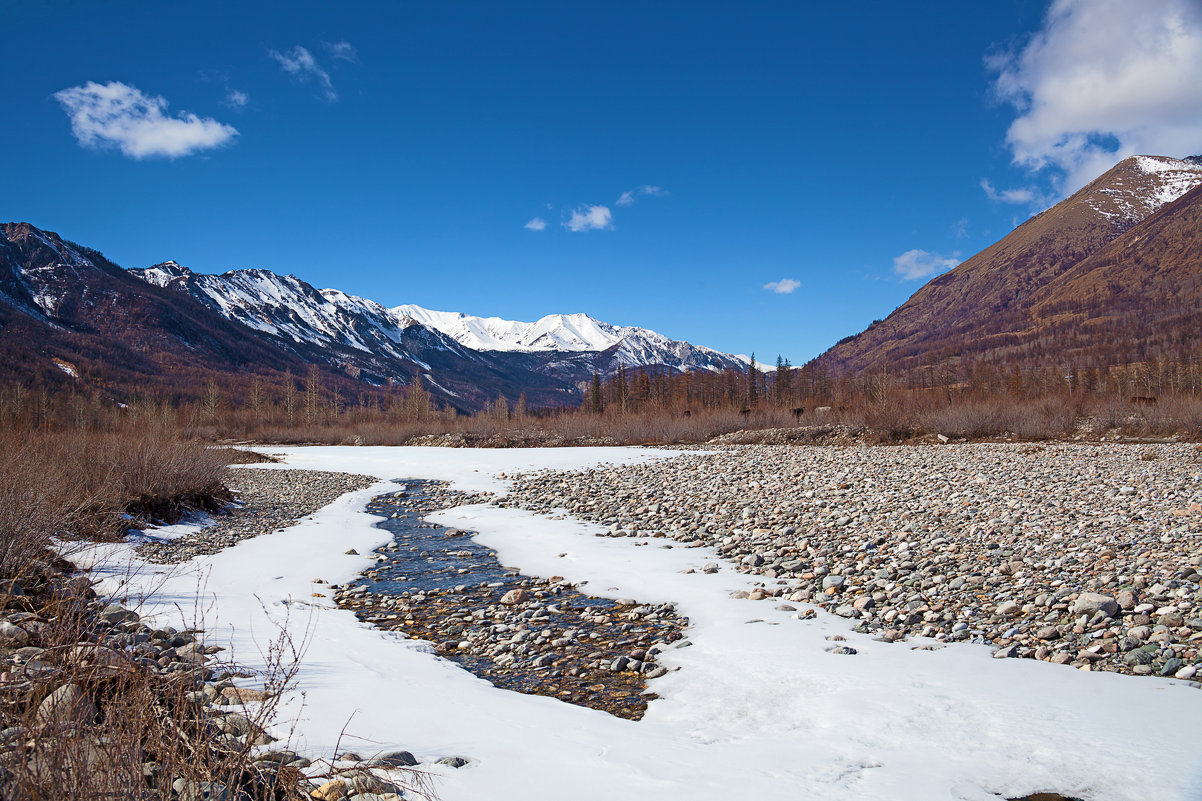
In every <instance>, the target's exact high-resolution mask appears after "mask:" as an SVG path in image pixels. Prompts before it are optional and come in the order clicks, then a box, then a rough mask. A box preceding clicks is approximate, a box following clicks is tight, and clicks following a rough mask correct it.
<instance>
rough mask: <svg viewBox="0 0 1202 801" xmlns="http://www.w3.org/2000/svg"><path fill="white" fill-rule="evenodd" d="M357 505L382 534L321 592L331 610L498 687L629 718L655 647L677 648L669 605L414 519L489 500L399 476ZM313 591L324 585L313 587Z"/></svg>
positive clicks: (643, 701) (677, 625) (638, 706)
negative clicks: (594, 585) (533, 573)
mask: <svg viewBox="0 0 1202 801" xmlns="http://www.w3.org/2000/svg"><path fill="white" fill-rule="evenodd" d="M405 483H406V484H407V486H406V489H405V490H402V491H401V492H397V493H392V494H389V495H384V496H380V497H378V498H375V499H374V500H373V501H372V504H371V506H370V507H369V510H370V511H372V512H374V513H376V514H381V515H385V516H386V517H387V518H388V519H387V520H386V521H385V522H384V523H382V524H381V527H383V528H385V529H386V530H388V531H390V532H392V533H393V541H392V542H391V543H389V544H388V545H386V546H384V547H383V548H381V549H379V550H378V551H377V552H376V554H375V556H376V558H377V560H378V563H379V564H378V566H377V567H376V568H375V569H373V570H369V571H367V572H366V573H365V574H364V577H363V578H364V580H363V581H361V582H356V583H354V584H350V585H347V586H344V587H339V586H333V587H331V588H330V590H331V592H332V593H333V594H334V599H335V600H336V601H337V602H338V604H339V605H340V606H342V607H343V608H346V609H352V610H354V611H355V613H356V614H357V615H358V616H359V618H360V619H362V620H364V621H367V622H369V623H372V624H373V625H376V626H379V627H381V628H385V629H389V630H392V631H402V632H405V633H406V634H408V635H409V636H411V637H416V638H420V639H423V640H428V641H430V642H432V643H434V645H435V647H436V648H437V649H438V652H439V653H440V654H441V655H443V656H445V657H446V658H448V659H451V660H453V661H455V662H458V663H459V664H461V665H462V666H463V667H465V668H466V669H468V670H470V671H471V672H472V673H474V674H476V675H478V676H481V677H482V678H485V679H488V680H489V681H491V682H492V683H493V684H494V685H496V686H498V687H501V688H503V689H509V690H515V691H518V692H524V693H531V694H535V695H548V696H552V697H555V698H559V699H561V700H563V701H567V702H568V703H573V704H578V705H580V706H587V707H591V708H593V709H600V710H603V711H605V712H609V713H611V714H613V715H616V716H618V717H624V718H629V719H632V720H637V719H639V718H641V717H642V716H643V713H644V712H645V711H646V709H647V703H648V701H649V700H651V699H653V698H655V695H654V693H653V692H651V691H650V690H649V689H648V687H647V683H646V682H647V681H648V680H650V679H654V678H658V677H659V676H662V675H664V674H665V673H666V672H667V670H666V668H664V667H661V666H660V665H658V664H657V662H656V655H657V654H659V653H661V652H662V650H663V649H665V648H669V647H680V646H681V645H683V644H687V640H683V636H684V635H683V631H684V629H685V627H686V626H687V625H688V620H687V619H686V618H682V617H680V616H678V615H677V614H676V611H675V609H674V608H673V607H672V605H671V604H659V605H645V604H639V603H637V602H636V601H634V600H632V599H623V600H619V601H617V602H614V601H611V600H608V599H603V598H594V597H590V596H587V595H584V594H582V593H581V592H580V590H579V589H578V588H577V587H574V586H573V585H571V584H569V583H567V582H565V581H564V579H563V578H561V577H558V576H553V577H548V578H529V577H525V576H522V575H520V574H519V573H518V572H517V571H516V570H513V569H511V568H507V567H505V566H503V565H501V563H500V562H499V561H498V560H497V555H496V553H495V552H494V551H492V550H491V549H489V548H485V547H483V546H480V545H478V544H476V543H474V542H472V540H471V539H470V537H469V536H468V532H465V531H461V530H459V529H455V528H446V527H443V526H438V525H435V524H432V523H425V522H423V521H422V517H423V516H424V515H426V514H428V513H429V512H431V511H434V510H437V509H443V508H448V507H450V506H456V505H461V504H464V503H476V502H482V501H486V500H489V498H488V497H485V496H466V495H463V494H462V493H456V492H452V491H450V490H448V489H447V487H446V485H443V484H439V483H437V482H430V481H411V482H405ZM319 594H324V593H319Z"/></svg>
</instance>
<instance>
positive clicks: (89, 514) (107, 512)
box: [0, 426, 226, 579]
mask: <svg viewBox="0 0 1202 801" xmlns="http://www.w3.org/2000/svg"><path fill="white" fill-rule="evenodd" d="M0 453H2V454H3V458H2V459H0V579H12V578H16V577H17V576H18V575H19V574H20V572H21V567H22V565H24V564H26V563H28V562H29V561H30V560H31V559H33V558H35V556H36V555H37V554H40V553H42V552H43V551H44V550H46V548H47V546H48V545H49V542H50V538H51V537H62V538H79V537H88V538H92V539H103V538H112V537H115V536H117V535H118V534H120V533H121V532H122V531H123V530H124V529H125V528H126V527H127V525H128V522H129V520H128V517H127V516H133V517H135V518H143V519H168V518H171V517H172V516H176V515H178V514H179V512H180V511H181V510H183V509H185V508H188V507H193V508H209V507H211V506H212V505H213V504H214V503H215V502H216V501H217V500H219V499H220V498H222V497H224V493H225V490H224V487H223V486H222V483H221V482H222V477H223V475H224V472H225V463H226V460H225V457H224V455H223V454H222V453H221V452H219V451H214V450H213V449H210V448H207V447H205V445H204V444H202V443H197V442H188V441H184V440H181V439H179V438H178V437H177V436H176V435H174V434H172V433H171V432H170V431H168V430H167V429H166V428H165V427H162V426H148V427H142V428H138V429H130V430H124V431H108V432H96V431H82V430H81V431H60V432H43V431H38V430H31V429H24V430H13V429H8V430H5V431H2V432H0Z"/></svg>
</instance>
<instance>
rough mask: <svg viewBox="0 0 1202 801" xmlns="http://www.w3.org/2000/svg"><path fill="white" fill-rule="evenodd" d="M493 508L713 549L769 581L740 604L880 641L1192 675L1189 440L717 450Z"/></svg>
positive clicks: (590, 478)
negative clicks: (975, 647) (804, 610)
mask: <svg viewBox="0 0 1202 801" xmlns="http://www.w3.org/2000/svg"><path fill="white" fill-rule="evenodd" d="M498 503H499V504H500V505H503V506H519V507H522V508H526V509H530V510H534V511H538V512H544V513H558V512H562V511H565V510H566V511H567V512H569V513H570V514H572V515H574V516H576V517H578V518H583V519H587V520H592V521H596V522H599V523H602V524H604V525H606V526H608V529H607V531H605V532H604V533H603V534H601V535H600V536H612V537H656V538H667V539H670V540H674V541H676V542H679V543H681V544H682V545H685V546H692V547H700V546H711V547H713V548H715V549H716V550H717V551H718V553H719V554H721V556H722V557H723V558H725V559H727V560H730V561H732V562H734V563H735V564H736V565H737V567H738V569H739V570H740V571H742V572H745V573H753V574H757V575H759V576H761V577H762V578H763V581H762V582H759V584H758V586H757V587H756V588H755V589H754V590H753V591H751V592H750V593H744V592H739V593H736V596H738V597H748V598H749V599H750V600H764V599H777V600H778V602H779V600H780V599H787V600H788V601H792V602H807V603H811V604H816V605H818V606H820V607H821V608H823V609H825V610H826V611H828V612H832V613H834V614H836V615H839V616H841V617H845V618H849V619H852V620H855V621H858V622H859V626H858V630H859V631H862V632H875V633H877V636H878V639H881V640H884V641H900V640H905V639H908V638H910V637H913V636H916V635H918V636H923V637H929V638H934V639H935V640H938V641H942V642H950V641H972V642H979V643H988V644H990V645H992V646H993V648H994V649H995V650H994V656H995V657H998V658H1005V657H1022V658H1034V659H1040V660H1045V661H1050V662H1054V663H1059V664H1069V665H1072V666H1074V667H1077V668H1080V669H1090V670H1108V671H1116V672H1121V673H1131V674H1138V675H1149V674H1150V675H1157V676H1174V677H1176V678H1179V679H1194V678H1195V676H1196V675H1197V673H1198V671H1199V670H1200V669H1202V664H1200V662H1202V658H1200V656H1199V645H1200V644H1202V587H1200V582H1202V575H1199V572H1200V570H1202V568H1200V565H1202V449H1200V448H1199V447H1197V446H1194V445H1189V444H1162V445H1143V446H1132V445H1099V444H1085V443H1081V444H1048V445H1030V444H1022V445H1019V444H970V445H934V446H908V447H887V446H880V447H863V446H861V447H845V448H843V447H786V446H770V445H757V446H746V447H727V448H725V449H723V450H721V451H720V452H718V453H714V454H688V455H685V456H681V457H678V458H674V459H670V460H665V461H661V462H655V463H651V464H645V465H635V466H628V467H621V468H617V467H606V468H598V469H593V470H587V471H583V472H574V473H554V472H550V473H535V474H528V475H525V476H522V477H519V479H518V480H517V481H516V483H515V485H514V487H513V490H512V492H511V493H510V494H509V495H508V496H506V497H505V498H503V499H501V500H500V501H498ZM704 569H705V570H716V569H717V565H707V566H706V567H705V568H704ZM922 647H940V646H939V645H938V644H937V643H929V644H926V645H923V646H922Z"/></svg>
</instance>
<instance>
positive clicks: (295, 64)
mask: <svg viewBox="0 0 1202 801" xmlns="http://www.w3.org/2000/svg"><path fill="white" fill-rule="evenodd" d="M267 55H269V56H271V57H272V58H274V59H275V60H276V61H277V62H279V65H280V69H282V70H283V71H284V72H286V73H288V74H289V75H291V76H292V77H293V78H295V79H296V80H298V81H301V82H302V83H303V82H305V81H308V80H309V79H313V80H315V81H317V84H318V86H320V87H321V95H322V97H324V98H325V99H326V100H328V101H330V102H331V103H332V102H334V101H335V100H337V99H338V92H336V91H334V83H333V81H331V80H330V73H328V72H326V71H325V68H324V67H322V66H321V65H320V64H318V63H317V59H315V58H313V54H312V53H310V52H309V51H308V50H307V49H306V48H304V47H301V46H300V45H297V46H296V47H294V48H292V49H291V50H289V51H288V52H287V53H281V52H280V51H279V50H268V51H267Z"/></svg>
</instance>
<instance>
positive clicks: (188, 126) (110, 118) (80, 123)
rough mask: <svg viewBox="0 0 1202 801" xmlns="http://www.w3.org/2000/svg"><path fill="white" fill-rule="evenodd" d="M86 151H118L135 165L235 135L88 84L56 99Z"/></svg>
mask: <svg viewBox="0 0 1202 801" xmlns="http://www.w3.org/2000/svg"><path fill="white" fill-rule="evenodd" d="M54 99H55V100H57V101H58V102H59V103H60V104H61V105H62V107H63V110H64V111H66V112H67V116H68V117H69V118H70V120H71V133H73V134H74V135H75V139H76V141H78V142H79V144H80V145H82V146H83V147H87V148H94V149H103V148H109V147H116V148H119V149H120V150H121V152H122V153H123V154H124V155H126V156H129V157H130V158H134V159H144V158H152V157H155V156H165V157H167V158H176V157H179V156H188V155H191V154H193V153H198V152H200V151H202V150H211V149H212V148H215V147H220V146H221V145H224V144H226V143H228V142H230V141H231V140H232V139H233V138H234V137H235V136H237V135H238V131H237V129H235V128H234V127H233V126H232V125H225V124H224V123H220V122H218V121H217V120H214V119H211V118H208V117H199V116H197V115H195V114H191V113H188V112H184V113H183V114H179V115H177V116H174V117H172V116H168V114H167V101H166V100H165V99H163V98H162V97H157V96H153V95H146V94H143V93H142V92H141V91H139V90H138V89H137V88H136V87H133V86H129V85H128V84H124V83H120V82H119V81H111V82H109V83H106V84H99V83H94V82H92V81H89V82H88V83H86V84H84V85H83V86H73V87H71V88H70V89H63V90H62V91H60V92H55V93H54Z"/></svg>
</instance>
